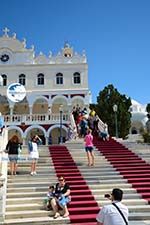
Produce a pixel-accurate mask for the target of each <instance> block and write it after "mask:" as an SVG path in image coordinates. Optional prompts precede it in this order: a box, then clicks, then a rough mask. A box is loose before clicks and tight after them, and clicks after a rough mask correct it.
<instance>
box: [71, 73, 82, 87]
mask: <svg viewBox="0 0 150 225" xmlns="http://www.w3.org/2000/svg"><path fill="white" fill-rule="evenodd" d="M73 82H74V84H80V83H81V77H80V73H78V72H76V73H74V74H73Z"/></svg>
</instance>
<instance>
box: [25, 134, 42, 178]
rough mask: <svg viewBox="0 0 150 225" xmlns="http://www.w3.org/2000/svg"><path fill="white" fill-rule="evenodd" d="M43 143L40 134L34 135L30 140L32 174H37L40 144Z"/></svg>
mask: <svg viewBox="0 0 150 225" xmlns="http://www.w3.org/2000/svg"><path fill="white" fill-rule="evenodd" d="M39 144H42V140H41V139H40V138H39V136H37V135H36V136H34V137H33V138H32V140H31V141H29V144H28V147H29V158H30V159H31V160H32V163H31V175H32V176H33V175H36V165H37V161H38V158H39V151H38V145H39Z"/></svg>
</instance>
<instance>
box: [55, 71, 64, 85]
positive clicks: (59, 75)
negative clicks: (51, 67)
mask: <svg viewBox="0 0 150 225" xmlns="http://www.w3.org/2000/svg"><path fill="white" fill-rule="evenodd" d="M56 84H63V74H62V73H57V74H56Z"/></svg>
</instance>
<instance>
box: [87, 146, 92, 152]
mask: <svg viewBox="0 0 150 225" xmlns="http://www.w3.org/2000/svg"><path fill="white" fill-rule="evenodd" d="M85 151H86V152H92V151H93V147H92V146H86V147H85Z"/></svg>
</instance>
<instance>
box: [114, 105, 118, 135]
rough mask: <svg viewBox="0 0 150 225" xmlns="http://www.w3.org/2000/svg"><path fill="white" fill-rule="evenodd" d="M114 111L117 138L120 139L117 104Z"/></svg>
mask: <svg viewBox="0 0 150 225" xmlns="http://www.w3.org/2000/svg"><path fill="white" fill-rule="evenodd" d="M113 111H114V113H115V128H116V138H118V121H117V111H118V106H117V105H116V104H115V105H113Z"/></svg>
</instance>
